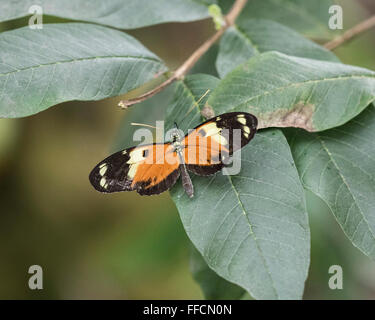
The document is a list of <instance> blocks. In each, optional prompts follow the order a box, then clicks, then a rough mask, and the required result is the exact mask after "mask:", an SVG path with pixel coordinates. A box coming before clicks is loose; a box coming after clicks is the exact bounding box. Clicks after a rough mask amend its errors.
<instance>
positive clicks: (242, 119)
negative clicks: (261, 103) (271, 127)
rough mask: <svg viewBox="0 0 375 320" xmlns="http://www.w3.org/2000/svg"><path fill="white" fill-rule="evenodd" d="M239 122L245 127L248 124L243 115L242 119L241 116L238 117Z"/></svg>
mask: <svg viewBox="0 0 375 320" xmlns="http://www.w3.org/2000/svg"><path fill="white" fill-rule="evenodd" d="M237 121H238V122H239V123H241V124H243V125H245V124H246V119H245V118H244V117H243V115H242V117H241V116H237Z"/></svg>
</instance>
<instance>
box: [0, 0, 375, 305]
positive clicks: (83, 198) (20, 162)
mask: <svg viewBox="0 0 375 320" xmlns="http://www.w3.org/2000/svg"><path fill="white" fill-rule="evenodd" d="M306 1H308V0H306ZM337 2H338V3H339V4H342V5H343V7H344V28H345V29H347V28H350V27H351V26H353V25H354V24H356V23H358V22H359V21H361V20H363V19H365V18H366V17H368V16H370V15H371V14H374V13H375V3H374V1H371V0H361V1H354V0H342V1H337ZM27 21H28V19H18V20H15V21H11V22H6V23H2V24H0V31H4V30H8V29H13V28H18V27H21V26H24V25H26V24H27ZM60 21H62V20H60V19H56V18H49V17H44V23H48V22H60ZM212 32H214V28H213V24H212V22H211V21H207V20H206V21H200V22H194V23H185V24H178V23H169V24H163V25H159V26H155V27H148V28H143V29H139V30H134V31H131V32H130V34H132V35H133V36H135V37H136V38H138V39H139V40H140V41H141V42H142V43H143V44H145V45H146V46H147V47H148V48H149V49H151V50H152V51H153V52H155V53H156V54H158V55H159V56H160V57H161V58H162V59H163V60H164V61H166V63H167V65H168V66H170V67H171V68H172V69H173V68H174V67H176V66H178V65H179V64H180V63H181V62H182V61H183V60H184V59H186V57H187V56H188V55H189V54H190V53H191V52H192V51H193V50H194V49H195V48H196V47H197V46H198V45H199V44H200V43H201V42H202V41H203V40H205V39H206V38H207V37H208V36H209V35H210V34H211V33H212ZM338 34H339V31H338ZM323 42H324V41H323ZM335 52H336V53H337V55H338V56H339V57H340V58H341V59H342V61H343V62H345V63H348V64H354V65H359V66H363V67H367V68H370V69H373V70H375V29H373V30H371V31H369V32H367V33H366V34H364V35H362V36H361V37H359V38H357V39H356V40H354V41H352V42H350V43H349V44H346V45H345V46H342V47H341V48H339V49H337V50H336V51H335ZM120 99H121V98H120V97H117V98H112V99H107V100H103V101H99V102H69V103H63V104H61V105H58V106H55V107H52V108H50V109H49V110H47V111H45V112H42V113H39V114H37V115H34V116H31V117H28V118H23V119H13V120H9V119H0V201H1V209H0V210H1V212H0V277H1V284H0V299H89V298H94V299H99V298H100V299H201V298H203V296H202V293H201V291H200V289H199V286H198V285H197V284H196V283H195V282H194V281H193V279H192V276H191V274H190V271H189V241H188V239H187V236H186V235H185V232H184V230H183V227H182V224H181V222H180V219H179V216H178V212H177V210H176V208H175V206H174V204H173V202H172V201H171V199H170V197H169V194H168V193H165V194H162V195H161V196H154V197H141V196H139V195H138V194H136V193H134V192H132V193H121V194H113V195H103V194H100V193H98V192H96V191H95V190H94V189H93V188H92V187H91V186H90V184H89V180H88V174H89V172H90V170H91V169H92V168H93V167H94V165H96V163H97V162H99V161H100V160H102V159H103V158H104V157H106V156H107V155H108V153H109V152H111V151H112V150H111V149H112V147H113V144H114V139H115V137H116V134H117V132H118V130H119V126H120V124H121V121H122V119H123V117H126V111H123V110H120V109H119V108H118V107H117V102H118V101H119V100H120ZM124 147H127V146H124ZM308 206H309V216H310V222H311V235H312V253H311V260H312V263H311V267H310V273H309V278H308V280H307V282H306V290H305V296H304V297H305V298H306V299H375V263H374V262H371V261H370V260H369V259H368V258H366V257H365V256H364V255H363V254H361V253H360V252H359V251H358V250H357V249H356V248H354V247H353V246H352V245H351V243H350V242H349V241H348V240H347V239H346V238H345V236H344V234H343V232H342V231H341V229H340V227H339V226H338V224H337V223H336V221H335V219H334V218H333V216H332V214H331V213H330V212H329V210H328V208H327V207H326V206H325V204H324V203H322V202H321V201H320V200H319V199H318V198H316V197H315V196H314V195H312V194H308ZM33 264H38V265H41V266H42V268H43V271H44V283H43V284H44V289H43V290H34V291H32V290H30V289H29V288H28V285H27V283H28V278H29V276H30V275H29V274H28V273H27V271H28V268H29V266H30V265H33ZM334 264H337V265H341V266H342V267H343V271H344V288H343V290H330V289H329V287H328V279H329V276H330V275H329V274H328V268H329V267H330V266H331V265H334Z"/></svg>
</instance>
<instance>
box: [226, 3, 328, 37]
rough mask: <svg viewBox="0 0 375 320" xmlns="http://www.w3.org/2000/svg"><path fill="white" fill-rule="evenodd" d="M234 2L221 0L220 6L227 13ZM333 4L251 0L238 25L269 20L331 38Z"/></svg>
mask: <svg viewBox="0 0 375 320" xmlns="http://www.w3.org/2000/svg"><path fill="white" fill-rule="evenodd" d="M232 2H233V1H228V0H220V1H219V4H220V6H221V7H222V8H223V10H224V11H227V10H229V8H230V6H231V5H232ZM333 4H334V1H332V0H313V1H306V0H249V1H248V2H247V4H246V6H245V8H244V9H243V11H242V13H241V15H240V16H239V18H238V19H237V24H238V25H239V26H240V27H241V26H242V24H243V23H246V22H247V20H249V19H251V18H260V19H269V20H273V21H276V22H279V23H282V24H284V25H286V26H289V27H291V28H293V29H295V30H297V31H299V32H301V33H305V34H307V35H309V36H317V37H319V38H322V37H331V36H332V31H331V30H330V29H329V27H328V20H329V18H330V15H329V13H328V9H329V7H330V6H331V5H333Z"/></svg>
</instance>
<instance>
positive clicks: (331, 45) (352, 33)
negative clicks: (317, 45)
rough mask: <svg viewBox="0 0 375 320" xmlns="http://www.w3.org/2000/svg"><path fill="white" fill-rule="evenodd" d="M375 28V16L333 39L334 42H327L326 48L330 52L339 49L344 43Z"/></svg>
mask: <svg viewBox="0 0 375 320" xmlns="http://www.w3.org/2000/svg"><path fill="white" fill-rule="evenodd" d="M373 27H375V15H374V16H372V17H370V18H369V19H367V20H365V21H362V22H360V23H359V24H357V25H355V26H354V27H353V28H350V29H349V30H348V31H346V32H344V34H343V35H341V36H339V37H337V38H336V39H333V40H332V41H329V42H327V43H326V44H325V45H324V47H325V48H327V49H328V50H334V49H336V48H337V47H339V46H341V45H342V44H343V43H345V42H347V41H349V40H351V39H353V38H354V37H356V36H357V35H359V34H361V33H363V32H365V31H367V30H369V29H371V28H373Z"/></svg>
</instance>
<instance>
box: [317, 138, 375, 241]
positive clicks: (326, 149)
mask: <svg viewBox="0 0 375 320" xmlns="http://www.w3.org/2000/svg"><path fill="white" fill-rule="evenodd" d="M317 139H318V141H319V142H320V144H321V146H322V148H323V149H324V151H325V152H326V153H327V155H328V157H329V159H330V160H331V161H332V163H333V165H334V166H335V168H336V170H337V172H338V174H339V176H340V178H341V180H342V182H343V183H344V184H345V186H346V188H347V189H348V191H349V194H350V195H351V197H352V199H353V201H354V203H355V204H356V206H357V208H358V210H359V213H360V214H361V216H362V218H363V220H364V221H365V222H366V225H367V228H368V230H369V231H370V234H371V236H372V238H373V240H374V241H375V235H374V232H373V230H372V229H371V227H370V224H369V222H368V220H367V217H366V216H365V214H364V213H363V211H362V209H361V207H360V205H359V203H358V200H357V198H356V197H355V196H354V194H353V192H352V190H351V188H350V186H349V184H348V182H347V181H346V179H345V177H344V176H343V174H342V172H341V170H340V167H339V166H338V164H337V163H336V161H335V159H334V157H333V155H332V154H331V152H330V151H329V149H328V147H327V146H326V144H325V142H324V141H323V140H322V139H321V138H320V137H319V136H318V135H317ZM348 214H349V212H348ZM334 216H335V217H336V215H334ZM339 225H341V223H339ZM342 229H343V230H344V227H343V226H342ZM344 232H345V233H346V231H345V230H344Z"/></svg>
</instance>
